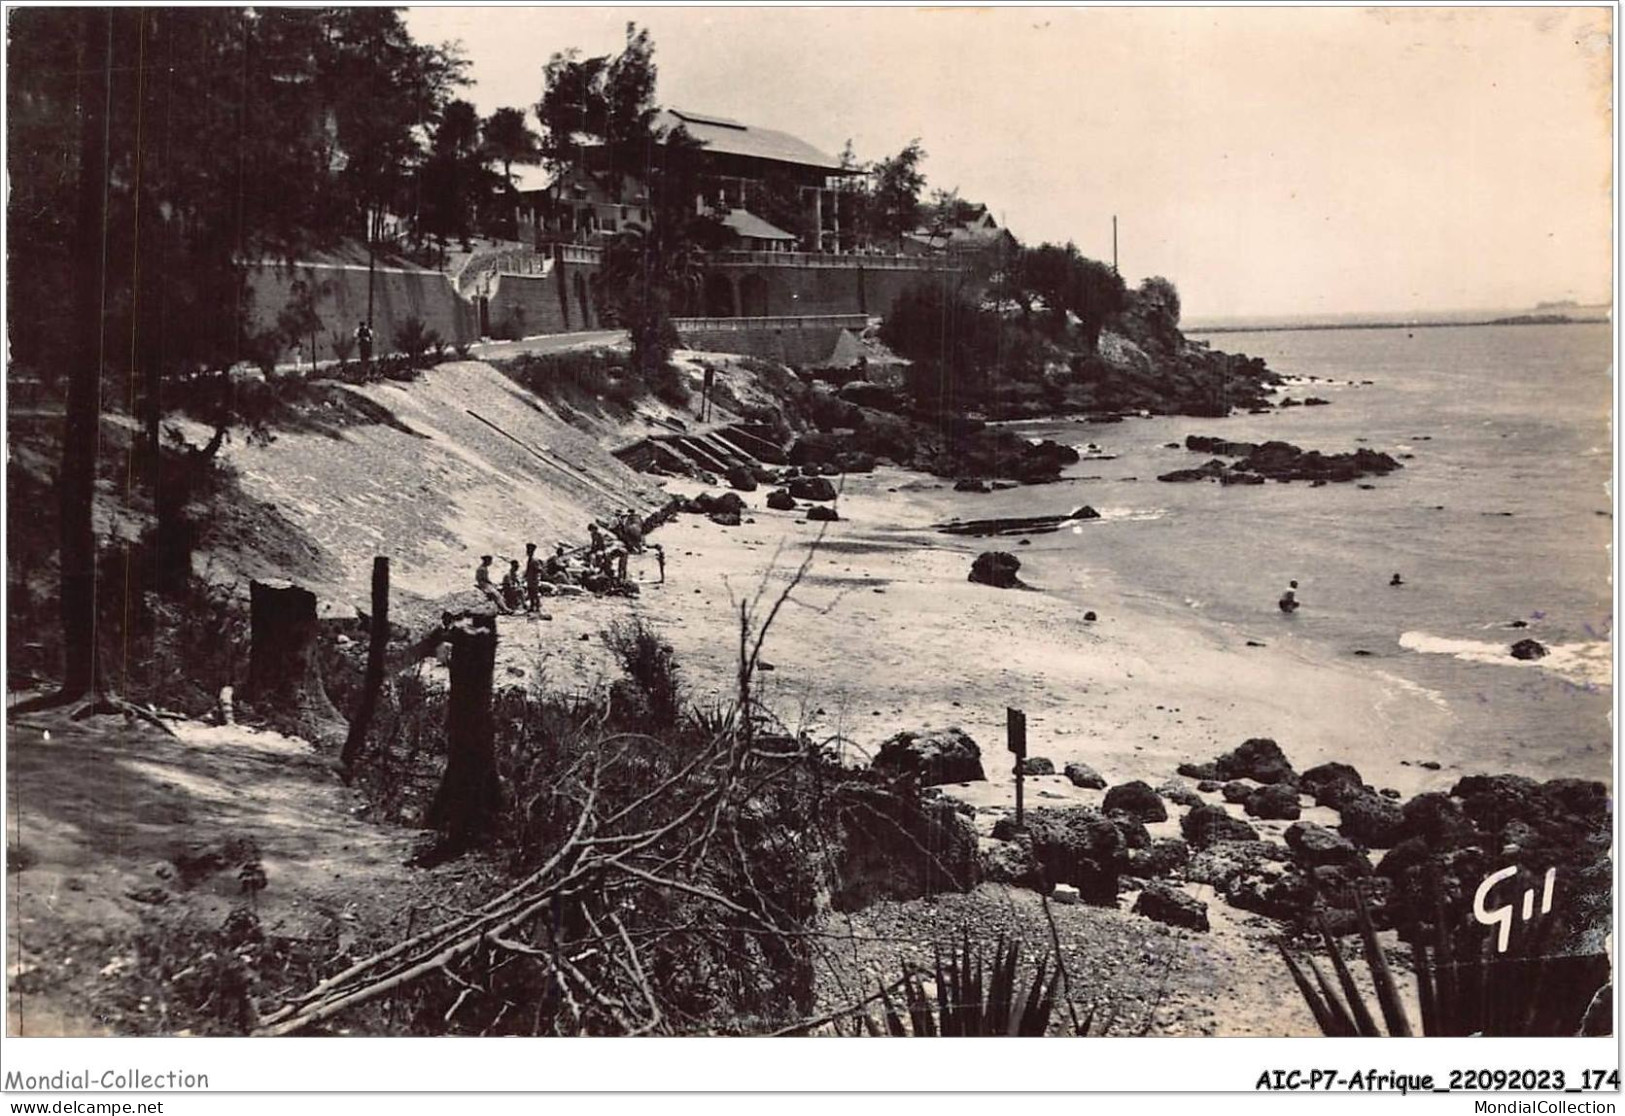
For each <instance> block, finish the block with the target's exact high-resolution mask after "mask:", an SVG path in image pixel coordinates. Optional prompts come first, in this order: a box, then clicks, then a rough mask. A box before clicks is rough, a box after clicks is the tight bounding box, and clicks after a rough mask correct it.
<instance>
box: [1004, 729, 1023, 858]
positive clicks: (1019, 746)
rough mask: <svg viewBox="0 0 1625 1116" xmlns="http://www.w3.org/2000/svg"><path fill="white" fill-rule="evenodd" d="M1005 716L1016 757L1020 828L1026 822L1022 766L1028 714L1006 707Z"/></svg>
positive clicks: (1007, 730)
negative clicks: (1023, 815)
mask: <svg viewBox="0 0 1625 1116" xmlns="http://www.w3.org/2000/svg"><path fill="white" fill-rule="evenodd" d="M1004 717H1005V722H1004V723H1005V733H1006V736H1007V738H1008V740H1009V745H1010V751H1011V752H1012V753H1013V754H1014V755H1015V757H1016V828H1017V829H1020V828H1021V827H1022V826H1023V825H1024V824H1025V822H1024V820H1023V817H1022V814H1023V806H1022V766H1023V764H1024V763H1025V762H1026V759H1027V714H1025V713H1023V712H1022V711H1021V710H1019V709H1011V708H1009V707H1006V708H1005V711H1004Z"/></svg>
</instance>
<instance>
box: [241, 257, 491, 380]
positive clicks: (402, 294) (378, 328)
mask: <svg viewBox="0 0 1625 1116" xmlns="http://www.w3.org/2000/svg"><path fill="white" fill-rule="evenodd" d="M297 282H303V283H307V284H312V285H314V287H315V288H316V291H317V298H316V313H317V315H318V316H319V317H320V318H321V321H322V327H321V329H320V330H319V331H318V332H317V334H316V347H317V349H318V352H317V354H316V356H317V359H319V360H330V359H332V358H333V357H334V355H335V354H334V352H333V350H332V343H333V335H334V334H340V335H342V336H344V337H350V336H352V335H353V334H354V332H355V327H356V324H357V323H358V322H361V321H362V320H364V319H365V318H366V317H367V266H366V265H365V264H354V263H307V262H301V263H296V264H293V265H291V266H283V265H280V264H271V263H260V264H251V265H249V268H248V287H249V290H250V292H251V293H252V295H253V301H252V304H251V307H250V324H251V327H252V328H253V329H255V330H257V331H268V330H271V329H274V328H275V327H276V321H277V315H278V314H280V313H281V312H282V310H283V308H284V307H286V306H287V305H288V302H289V300H290V298H291V292H292V288H293V285H294V284H295V283H297ZM414 316H415V317H417V318H419V319H420V320H421V321H422V322H423V324H424V326H425V327H427V328H428V329H432V330H434V331H435V332H436V333H438V334H439V335H440V337H441V339H442V340H444V341H445V342H446V343H448V344H454V343H462V342H469V341H477V340H478V339H479V314H478V311H477V310H476V308H475V306H474V304H473V303H471V302H469V301H467V300H465V299H463V298H461V297H459V296H458V294H457V290H456V288H455V287H453V286H452V282H451V280H450V279H449V278H448V277H447V276H446V275H445V274H444V273H443V272H439V271H426V270H425V271H418V270H408V269H406V268H398V267H379V268H377V269H375V270H374V272H373V276H372V323H373V347H374V352H376V353H379V354H383V353H388V352H393V351H395V349H396V344H395V337H396V333H397V331H398V330H399V328H400V326H401V323H403V322H405V321H406V319H407V318H409V317H414ZM306 359H308V356H307V358H306Z"/></svg>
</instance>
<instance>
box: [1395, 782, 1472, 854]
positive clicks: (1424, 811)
mask: <svg viewBox="0 0 1625 1116" xmlns="http://www.w3.org/2000/svg"><path fill="white" fill-rule="evenodd" d="M1400 813H1401V815H1402V817H1403V819H1404V821H1403V823H1402V825H1401V829H1400V834H1399V839H1400V840H1402V841H1403V840H1405V839H1406V838H1408V837H1420V838H1421V839H1422V840H1424V841H1426V842H1427V843H1428V844H1429V845H1432V846H1434V847H1435V848H1455V847H1456V846H1458V845H1463V844H1468V843H1470V842H1471V841H1472V840H1473V838H1474V837H1475V836H1476V834H1475V829H1474V826H1473V823H1472V820H1471V819H1469V818H1468V817H1467V811H1465V810H1464V809H1462V806H1461V803H1459V802H1457V801H1456V800H1455V799H1454V798H1451V797H1450V796H1449V795H1448V794H1442V793H1440V792H1438V791H1429V792H1428V793H1427V794H1419V795H1417V796H1416V797H1415V798H1413V799H1411V800H1410V801H1409V802H1407V803H1405V805H1404V806H1403V807H1402V808H1401V810H1400Z"/></svg>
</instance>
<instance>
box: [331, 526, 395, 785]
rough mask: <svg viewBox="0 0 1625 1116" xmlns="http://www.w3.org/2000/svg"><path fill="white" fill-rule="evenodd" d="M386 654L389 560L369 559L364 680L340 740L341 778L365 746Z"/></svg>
mask: <svg viewBox="0 0 1625 1116" xmlns="http://www.w3.org/2000/svg"><path fill="white" fill-rule="evenodd" d="M388 651H389V559H388V558H385V557H384V556H383V555H381V554H380V555H379V556H378V557H376V558H374V559H373V560H372V640H371V642H370V643H369V644H368V645H367V677H366V679H365V681H363V682H362V684H361V705H360V707H359V708H358V709H357V710H356V711H355V718H354V719H353V720H352V721H351V722H350V735H349V736H348V737H347V738H346V739H345V741H344V756H343V759H342V761H341V762H342V764H343V767H344V777H345V778H346V779H348V778H350V776H351V775H353V774H354V773H355V765H356V763H357V762H358V761H359V760H360V759H361V749H362V748H363V747H365V746H366V743H367V730H368V729H369V728H371V727H372V714H373V711H374V710H375V709H377V707H378V691H379V689H380V688H381V687H382V686H383V684H384V658H385V655H386V654H387V653H388Z"/></svg>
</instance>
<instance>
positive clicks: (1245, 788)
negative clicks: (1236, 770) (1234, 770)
mask: <svg viewBox="0 0 1625 1116" xmlns="http://www.w3.org/2000/svg"><path fill="white" fill-rule="evenodd" d="M1257 789H1258V784H1257V783H1255V782H1253V781H1252V780H1250V779H1231V780H1230V781H1229V782H1228V783H1225V784H1224V785H1223V786H1222V787H1220V788H1219V793H1221V794H1223V795H1224V800H1225V801H1226V802H1235V803H1237V804H1240V803H1242V802H1246V801H1247V800H1248V799H1249V798H1251V797H1252V795H1253V792H1254V791H1255V790H1257Z"/></svg>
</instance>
